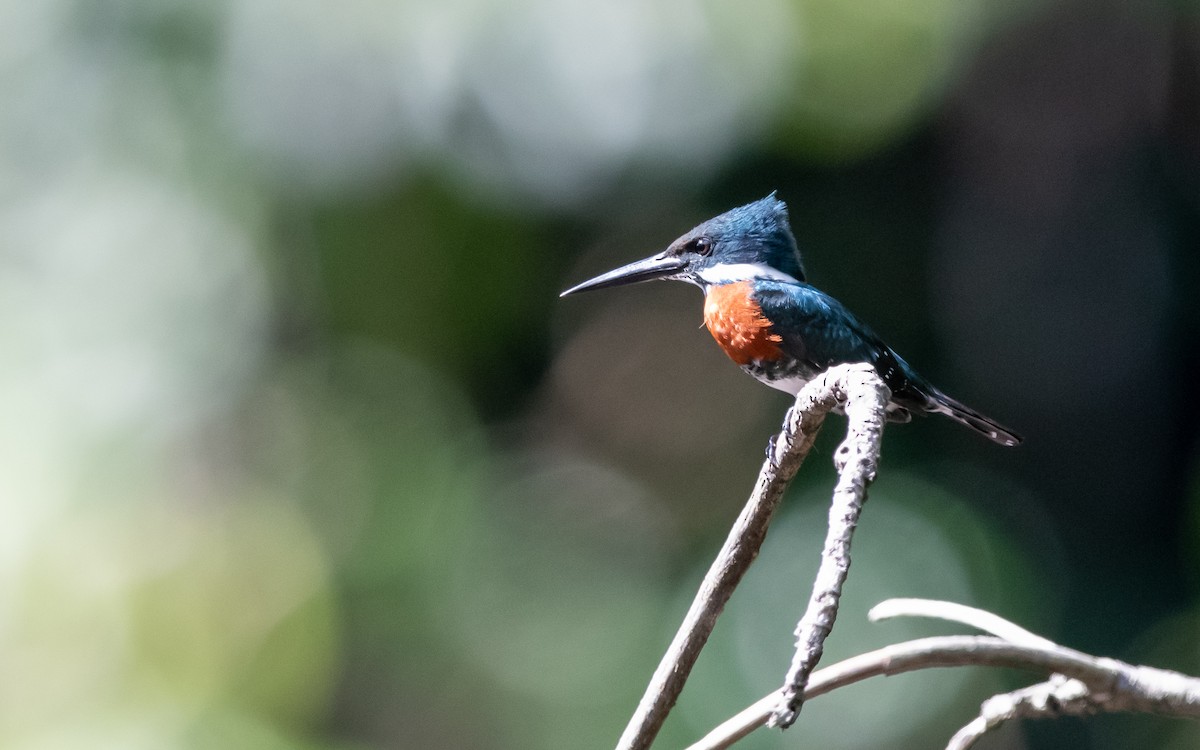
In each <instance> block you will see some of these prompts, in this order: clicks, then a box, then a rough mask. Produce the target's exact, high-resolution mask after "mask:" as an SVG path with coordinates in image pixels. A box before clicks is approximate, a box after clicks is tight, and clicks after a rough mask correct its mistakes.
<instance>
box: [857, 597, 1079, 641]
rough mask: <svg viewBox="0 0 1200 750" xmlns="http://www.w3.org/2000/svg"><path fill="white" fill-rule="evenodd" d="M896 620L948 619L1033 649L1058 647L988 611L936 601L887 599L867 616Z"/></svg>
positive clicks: (872, 618)
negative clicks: (901, 618) (1035, 647)
mask: <svg viewBox="0 0 1200 750" xmlns="http://www.w3.org/2000/svg"><path fill="white" fill-rule="evenodd" d="M894 617H928V618H931V619H935V620H947V621H949V622H957V623H961V624H963V625H967V626H969V627H972V628H975V629H976V630H982V631H983V632H985V633H990V634H992V635H994V636H996V637H997V638H1003V639H1004V640H1006V641H1010V642H1012V643H1024V644H1027V645H1030V646H1053V645H1055V644H1054V641H1051V640H1049V639H1047V638H1043V637H1041V636H1040V635H1037V634H1036V633H1031V632H1029V631H1028V630H1026V629H1025V628H1023V627H1021V626H1020V625H1017V624H1016V623H1014V622H1011V621H1009V620H1006V619H1004V618H1003V617H1001V616H1000V615H997V614H995V613H992V612H988V611H987V610H985V609H977V608H975V607H968V606H967V605H965V604H955V603H954V602H943V601H938V600H937V599H900V598H897V599H887V600H885V601H882V602H880V603H879V604H876V605H875V606H874V607H871V611H870V612H868V613H867V619H868V620H870V621H871V622H879V621H880V620H890V619H892V618H894Z"/></svg>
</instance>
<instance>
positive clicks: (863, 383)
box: [617, 364, 886, 750]
mask: <svg viewBox="0 0 1200 750" xmlns="http://www.w3.org/2000/svg"><path fill="white" fill-rule="evenodd" d="M866 387H869V388H871V389H878V388H880V387H883V386H882V383H880V382H879V380H878V376H877V375H875V372H874V370H873V369H872V368H871V366H870V365H867V364H858V365H842V366H839V367H834V368H831V369H829V370H828V371H826V372H825V373H824V374H822V375H821V376H820V377H818V378H816V379H815V380H813V381H812V382H810V383H809V384H808V385H806V386H805V387H804V388H803V389H802V390H801V391H800V393H799V395H798V396H797V397H796V403H795V404H794V405H793V406H792V408H791V409H789V410H788V413H787V415H786V416H785V417H784V424H783V431H782V432H780V433H779V434H778V435H777V436H775V437H774V438H773V439H772V441H771V445H770V447H769V449H768V455H767V459H766V461H764V462H763V466H762V469H761V470H760V471H759V475H758V481H757V482H756V483H755V486H754V491H753V493H752V494H751V496H750V499H749V501H748V502H747V504H746V507H745V508H744V509H743V510H742V513H741V515H740V516H738V519H737V521H736V522H735V523H734V526H733V528H732V529H731V530H730V532H729V536H728V537H727V538H726V540H725V544H724V546H723V547H722V548H721V551H720V552H719V553H718V555H717V558H716V559H715V560H714V561H713V564H712V566H711V567H710V568H709V570H708V573H707V574H706V575H705V577H704V581H703V582H702V583H701V585H700V590H699V591H698V592H697V593H696V597H695V599H694V600H693V601H692V605H691V607H690V608H689V609H688V612H687V615H686V616H685V617H684V620H683V623H682V624H681V625H680V627H679V630H678V632H677V633H676V634H675V638H674V640H672V641H671V645H670V646H669V647H668V648H667V652H666V653H665V654H664V655H663V658H662V661H661V662H659V665H658V668H657V669H656V670H655V671H654V676H653V677H651V679H650V684H649V685H648V686H647V687H646V692H645V694H644V695H643V696H642V700H641V701H640V702H639V703H638V707H637V710H636V711H634V714H633V716H632V718H630V720H629V724H628V725H627V726H626V727H625V731H624V733H622V735H621V739H620V740H619V741H618V743H617V750H645V749H646V748H649V747H650V744H651V743H652V742H653V741H654V738H655V737H656V736H657V735H658V731H659V730H660V729H661V728H662V725H663V722H664V721H666V718H667V713H668V712H670V710H671V708H672V707H673V706H674V705H675V701H676V700H677V699H678V697H679V693H680V691H682V690H683V684H684V682H685V681H686V680H687V678H688V675H689V674H690V673H691V671H692V666H693V665H695V663H696V658H697V657H698V656H699V654H700V650H701V649H702V648H703V647H704V644H705V643H706V642H707V641H708V636H709V634H711V633H712V629H713V626H714V625H715V624H716V620H717V616H718V615H720V614H721V611H722V610H723V609H724V607H725V603H726V602H728V601H729V597H730V596H732V594H733V590H734V588H736V587H737V585H738V583H739V582H740V581H741V580H742V576H744V575H745V573H746V570H747V569H748V568H749V567H750V564H751V563H752V562H754V558H755V557H757V555H758V550H759V548H760V547H761V546H762V542H763V539H764V538H765V537H766V533H767V526H768V524H769V523H770V521H771V517H772V516H773V515H774V513H775V509H776V508H777V507H778V506H779V501H780V500H781V499H782V498H783V493H784V490H786V489H787V486H788V484H789V483H790V482H791V481H792V478H793V477H795V475H796V471H797V470H798V469H799V468H800V465H801V464H802V463H803V462H804V459H805V457H807V456H808V452H809V450H811V448H812V444H813V440H814V439H815V438H816V436H817V432H818V431H819V430H820V429H821V424H822V423H823V422H824V420H825V416H826V415H827V414H828V413H829V411H830V410H831V409H834V408H835V407H838V406H841V405H843V404H844V405H846V408H847V409H848V410H851V409H853V408H855V407H851V406H850V403H851V402H854V403H855V404H857V403H860V402H863V403H865V401H864V400H863V399H859V398H857V397H855V398H850V396H851V395H852V394H855V395H856V394H858V393H859V392H860V391H862V390H863V389H864V388H866ZM884 403H885V404H886V399H885V401H884ZM859 408H861V407H859ZM880 411H881V414H882V410H880ZM847 442H849V440H848V441H847ZM840 455H841V452H839V456H840ZM851 459H852V460H851V463H853V464H854V465H855V466H857V465H858V464H859V463H860V459H859V458H858V455H857V453H855V454H854V455H853V456H851ZM873 474H874V470H873V464H872V470H871V475H872V476H873ZM864 476H865V475H864ZM840 486H841V484H840V483H839V487H840ZM864 486H865V484H864ZM843 577H844V575H843ZM839 585H840V583H839ZM830 624H832V619H831V620H830Z"/></svg>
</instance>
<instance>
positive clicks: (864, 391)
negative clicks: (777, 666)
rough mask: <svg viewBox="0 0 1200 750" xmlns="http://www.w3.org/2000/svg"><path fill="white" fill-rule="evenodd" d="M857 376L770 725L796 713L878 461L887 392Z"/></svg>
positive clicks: (832, 616)
mask: <svg viewBox="0 0 1200 750" xmlns="http://www.w3.org/2000/svg"><path fill="white" fill-rule="evenodd" d="M855 375H856V376H857V378H858V379H857V380H856V381H855V382H854V383H853V386H854V387H853V388H849V387H848V388H847V398H846V405H845V411H846V420H847V422H848V426H847V430H846V440H845V441H844V442H843V443H842V445H841V447H840V448H839V449H838V452H837V456H836V458H835V463H836V464H837V469H838V483H837V486H836V487H835V488H834V490H833V500H832V502H831V503H830V506H829V526H828V530H827V531H826V536H825V547H824V549H823V550H822V552H821V566H820V567H819V568H818V569H817V577H816V578H815V579H814V580H813V588H812V594H811V596H810V597H809V600H808V608H807V609H806V610H805V612H804V615H803V616H802V617H801V618H800V622H799V623H798V624H797V625H796V655H795V657H794V658H793V659H792V664H791V667H790V668H789V669H788V672H787V676H786V677H785V678H784V682H783V693H782V697H781V698H780V701H779V706H778V707H777V708H776V709H775V712H774V714H772V716H771V721H770V725H771V726H777V727H780V728H783V729H786V728H787V727H789V726H791V725H792V723H793V722H795V721H796V717H797V716H798V715H799V712H800V706H801V703H802V702H803V699H804V686H805V683H807V682H808V675H809V673H810V672H812V670H813V667H815V666H816V665H817V662H819V661H820V660H821V655H822V654H823V653H824V651H825V639H826V637H828V635H829V632H830V631H831V630H833V624H834V621H835V620H836V619H837V613H838V605H839V603H840V602H841V597H842V586H843V584H845V582H846V576H847V575H848V574H849V572H850V540H851V538H852V537H853V535H854V529H855V528H856V527H857V526H858V518H859V515H860V513H861V512H862V506H863V504H864V503H865V502H866V501H867V487H868V486H869V485H870V484H871V482H873V481H874V480H875V471H876V467H877V466H878V464H879V450H880V443H881V441H882V440H883V425H884V422H885V421H886V420H887V404H888V401H889V400H890V399H891V391H889V390H888V389H887V386H885V385H884V384H883V381H881V380H880V379H879V376H878V375H876V374H875V371H874V370H873V369H871V370H863V371H860V372H859V373H855ZM847 385H848V386H849V385H851V384H850V383H848V384H847Z"/></svg>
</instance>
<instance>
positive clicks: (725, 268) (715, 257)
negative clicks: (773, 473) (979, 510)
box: [559, 193, 1021, 446]
mask: <svg viewBox="0 0 1200 750" xmlns="http://www.w3.org/2000/svg"><path fill="white" fill-rule="evenodd" d="M651 280H672V281H685V282H687V283H689V284H694V285H696V286H698V287H700V289H701V291H703V292H704V324H705V326H706V327H707V328H708V330H709V332H710V333H711V334H712V336H713V338H714V339H716V341H717V344H718V345H720V347H721V349H723V350H724V352H725V354H727V355H728V356H729V358H730V359H732V360H733V361H734V362H735V363H737V364H738V365H739V366H740V367H741V368H742V370H744V371H745V372H747V373H749V374H750V375H753V376H754V377H755V378H756V379H758V380H759V381H761V382H763V383H766V384H767V385H769V386H771V387H772V388H776V389H778V390H781V391H784V392H786V393H790V394H792V395H793V396H795V395H796V394H798V393H799V392H800V389H801V388H803V387H804V385H805V384H806V383H808V382H809V381H810V380H812V379H813V378H815V377H817V376H818V375H820V374H821V373H823V372H825V371H826V370H828V369H829V368H830V367H833V366H834V365H840V364H853V363H859V362H867V363H870V364H871V365H872V366H873V367H874V368H875V371H876V372H877V373H879V377H880V378H881V379H882V380H883V382H884V383H885V384H886V385H887V387H888V388H889V389H890V390H891V392H892V397H891V401H890V402H889V403H888V406H887V417H888V421H891V422H908V421H909V420H911V419H912V415H913V414H920V415H926V414H943V415H945V416H947V417H949V418H951V419H953V420H954V421H956V422H959V423H961V424H964V425H966V426H967V427H969V428H971V429H972V430H974V431H976V432H978V433H980V434H982V435H983V436H985V437H987V438H988V439H989V440H992V441H993V442H996V443H999V444H1000V445H1008V446H1013V445H1017V444H1019V443H1020V442H1021V438H1020V436H1018V435H1017V434H1016V433H1014V432H1013V431H1012V430H1010V429H1008V428H1007V427H1004V426H1003V425H1001V424H1000V423H998V422H996V421H995V420H993V419H991V418H989V417H986V416H984V415H983V414H980V413H979V412H977V411H975V410H974V409H972V408H970V407H968V406H966V405H965V404H962V403H960V402H959V401H956V400H954V399H953V398H951V397H949V396H947V395H946V394H945V393H943V392H942V391H941V390H939V389H938V388H936V387H934V385H933V384H932V383H930V382H929V381H928V380H926V379H925V378H924V377H922V376H921V375H919V374H918V373H917V372H916V370H914V369H913V368H912V367H911V366H910V365H909V364H908V363H907V362H905V361H904V359H903V358H901V357H900V355H899V354H897V353H896V352H895V351H894V350H893V349H892V348H891V347H890V346H888V345H887V344H885V343H884V342H883V340H882V339H881V338H879V336H878V335H876V334H875V332H874V331H872V330H871V329H870V328H869V327H868V326H867V325H866V324H865V323H863V322H862V321H861V320H859V319H858V317H857V316H855V315H854V314H853V313H852V312H850V311H849V310H847V309H846V307H845V306H844V305H842V303H840V302H838V301H837V300H836V299H834V298H833V297H831V296H829V295H828V294H826V293H824V292H822V291H821V290H819V289H817V288H816V287H814V286H812V285H811V284H809V283H808V282H807V281H806V280H805V276H804V267H803V265H802V264H801V260H800V252H799V249H798V248H797V246H796V238H795V236H794V235H793V234H792V228H791V225H790V224H789V223H788V212H787V205H786V204H785V203H784V202H783V201H782V200H780V199H779V198H777V197H776V195H775V193H771V194H770V195H768V196H767V197H766V198H763V199H762V200H758V201H755V202H753V203H748V204H746V205H744V206H740V207H738V208H735V209H732V210H730V211H726V212H725V213H723V214H721V215H720V216H717V217H714V218H712V219H709V220H708V221H706V222H704V223H703V224H700V225H699V226H697V227H695V228H694V229H692V230H691V231H690V232H688V233H687V234H685V235H683V236H682V237H680V238H679V239H677V240H675V241H674V242H672V243H671V244H670V245H669V246H668V247H667V249H666V250H664V251H662V252H661V253H658V254H657V255H653V256H651V257H649V258H645V259H643V260H639V261H635V262H633V263H630V264H628V265H625V266H621V267H620V268H617V269H615V270H613V271H609V272H608V273H604V274H601V275H599V276H597V277H595V278H593V279H589V280H588V281H585V282H583V283H582V284H578V285H576V286H573V287H571V288H570V289H568V290H566V291H565V292H563V293H562V294H561V295H559V296H561V297H565V296H567V295H568V294H575V293H577V292H584V291H589V290H592V289H604V288H607V287H615V286H623V285H625V284H636V283H638V282H642V281H651Z"/></svg>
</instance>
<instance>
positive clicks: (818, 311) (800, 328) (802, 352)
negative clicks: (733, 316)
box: [755, 281, 927, 407]
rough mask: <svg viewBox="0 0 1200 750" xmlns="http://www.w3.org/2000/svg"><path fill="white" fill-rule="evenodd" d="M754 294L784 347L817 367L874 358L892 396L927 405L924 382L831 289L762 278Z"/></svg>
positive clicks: (793, 354) (790, 355) (791, 354)
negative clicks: (837, 298)
mask: <svg viewBox="0 0 1200 750" xmlns="http://www.w3.org/2000/svg"><path fill="white" fill-rule="evenodd" d="M755 299H756V300H757V301H758V304H759V305H760V306H761V307H762V311H763V315H764V316H766V318H767V320H769V321H771V324H772V332H773V333H776V334H778V335H779V336H780V337H781V338H782V339H783V341H782V342H781V344H780V348H781V349H782V350H783V351H784V353H785V354H787V355H788V356H789V357H792V358H793V359H797V360H799V361H802V362H806V363H808V364H809V365H811V366H812V367H814V368H815V369H817V370H825V369H828V368H829V367H832V366H833V365H840V364H847V363H852V362H870V363H871V364H873V365H875V369H876V370H877V371H878V372H879V375H880V377H882V378H883V381H884V382H885V383H886V384H887V386H888V387H889V388H890V389H891V390H892V394H893V398H894V399H895V400H896V401H898V402H900V403H904V402H906V401H907V402H911V403H912V405H913V406H916V407H923V406H924V405H925V403H926V402H927V398H926V395H925V386H926V384H925V382H924V381H923V379H922V378H921V377H920V376H919V375H917V374H916V373H915V372H913V371H912V368H910V367H909V366H908V364H907V363H906V362H905V361H904V360H903V359H901V358H900V357H899V355H897V354H896V353H895V352H894V351H892V350H891V348H890V347H888V345H887V344H885V343H883V341H882V340H881V339H880V338H879V336H877V335H876V334H875V332H874V331H872V330H871V329H870V328H869V327H867V325H866V324H864V323H863V322H862V321H860V320H859V319H858V318H857V317H856V316H855V315H854V314H853V313H851V312H850V311H849V310H847V309H846V308H845V306H843V305H842V303H841V302H838V301H837V300H836V299H834V298H833V297H830V296H829V295H828V294H825V293H824V292H822V291H820V290H819V289H816V288H814V287H812V286H810V285H808V284H805V283H791V282H782V281H758V282H756V284H755Z"/></svg>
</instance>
